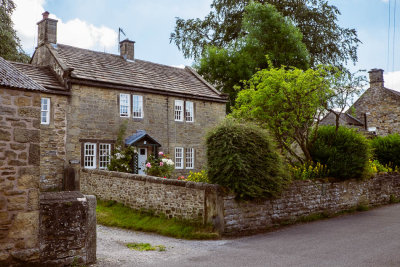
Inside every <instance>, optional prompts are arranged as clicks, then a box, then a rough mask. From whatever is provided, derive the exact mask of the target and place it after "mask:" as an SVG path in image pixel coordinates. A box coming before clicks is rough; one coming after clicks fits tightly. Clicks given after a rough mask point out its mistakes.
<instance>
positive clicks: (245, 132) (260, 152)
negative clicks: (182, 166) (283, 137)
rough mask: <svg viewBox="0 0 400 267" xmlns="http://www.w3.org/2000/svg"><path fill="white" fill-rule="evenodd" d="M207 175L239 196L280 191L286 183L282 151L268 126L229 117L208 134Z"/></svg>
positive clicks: (264, 195) (256, 196) (243, 197)
mask: <svg viewBox="0 0 400 267" xmlns="http://www.w3.org/2000/svg"><path fill="white" fill-rule="evenodd" d="M206 143H207V163H208V177H209V180H210V182H211V183H215V184H219V185H222V186H225V187H227V188H229V189H230V190H232V191H233V192H234V193H235V194H236V197H237V198H240V199H249V198H250V199H251V198H263V197H271V196H275V195H277V194H278V193H279V192H280V191H281V190H282V188H283V186H284V185H285V184H286V183H287V180H288V178H287V177H288V176H287V175H286V174H285V172H284V168H283V163H282V160H281V157H280V155H279V154H278V153H277V152H276V149H275V147H274V145H273V142H272V140H271V138H270V136H269V134H268V132H267V131H266V130H263V129H261V128H260V127H258V126H255V125H253V124H243V123H240V122H237V121H235V120H233V119H227V120H225V121H224V122H222V123H221V124H220V125H219V126H217V127H216V128H214V129H213V130H212V131H210V132H209V133H208V134H207V137H206Z"/></svg>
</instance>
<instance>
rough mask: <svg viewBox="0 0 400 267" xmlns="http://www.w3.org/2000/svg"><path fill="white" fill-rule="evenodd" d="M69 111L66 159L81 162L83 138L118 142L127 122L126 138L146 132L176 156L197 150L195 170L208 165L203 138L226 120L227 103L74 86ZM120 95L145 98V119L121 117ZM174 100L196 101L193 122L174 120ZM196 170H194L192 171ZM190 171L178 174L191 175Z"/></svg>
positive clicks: (163, 148) (164, 149)
mask: <svg viewBox="0 0 400 267" xmlns="http://www.w3.org/2000/svg"><path fill="white" fill-rule="evenodd" d="M71 93H72V97H71V103H70V105H69V109H68V136H67V157H68V158H67V160H81V142H80V140H81V139H94V140H114V141H115V140H116V139H117V134H118V130H119V128H120V126H121V125H122V123H124V122H127V123H128V125H127V131H126V136H125V137H128V136H130V135H132V134H134V133H136V131H137V130H146V131H147V133H148V134H149V135H150V136H151V137H153V138H154V139H156V140H157V141H158V142H159V143H160V144H161V145H162V147H161V148H160V151H164V152H165V153H169V154H170V156H171V157H172V158H173V157H174V148H175V147H184V148H189V147H191V148H194V149H195V169H194V171H198V170H200V169H201V168H202V166H203V165H204V164H205V145H204V135H205V133H206V131H207V130H208V129H209V128H212V127H213V126H215V125H216V124H217V123H218V122H219V121H220V120H222V119H223V118H224V117H225V103H217V102H210V101H199V100H193V99H192V100H191V99H184V98H175V97H171V96H163V95H157V94H149V93H138V92H136V93H135V92H132V91H126V90H125V91H124V90H114V89H104V88H97V87H91V86H84V85H76V84H74V85H73V86H72V89H71ZM120 93H125V94H139V95H142V96H143V102H144V103H143V107H144V118H143V119H133V118H132V117H131V118H121V117H120V115H119V102H118V97H119V94H120ZM175 99H181V100H190V101H193V102H194V109H195V111H194V122H193V123H187V122H176V121H175V120H174V101H175ZM192 171H193V170H192ZM188 172H189V170H182V171H179V172H178V171H177V173H188Z"/></svg>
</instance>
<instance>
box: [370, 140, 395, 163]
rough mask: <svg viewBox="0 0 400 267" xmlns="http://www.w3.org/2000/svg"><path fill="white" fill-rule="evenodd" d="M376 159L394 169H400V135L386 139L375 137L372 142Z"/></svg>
mask: <svg viewBox="0 0 400 267" xmlns="http://www.w3.org/2000/svg"><path fill="white" fill-rule="evenodd" d="M371 145H372V148H373V150H374V158H375V159H377V160H378V161H379V162H380V163H382V164H384V165H388V166H390V167H392V168H394V167H395V166H398V167H400V135H398V134H390V135H388V136H385V137H375V138H374V139H372V141H371Z"/></svg>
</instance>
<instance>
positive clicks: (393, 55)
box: [392, 0, 397, 71]
mask: <svg viewBox="0 0 400 267" xmlns="http://www.w3.org/2000/svg"><path fill="white" fill-rule="evenodd" d="M396 2H397V0H394V8H393V47H392V49H393V52H392V57H393V65H392V71H394V63H395V54H394V51H395V49H394V48H395V44H396Z"/></svg>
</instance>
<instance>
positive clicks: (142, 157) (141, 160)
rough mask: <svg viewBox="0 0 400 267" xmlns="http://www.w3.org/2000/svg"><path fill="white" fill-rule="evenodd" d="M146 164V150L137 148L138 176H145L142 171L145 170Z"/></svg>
mask: <svg viewBox="0 0 400 267" xmlns="http://www.w3.org/2000/svg"><path fill="white" fill-rule="evenodd" d="M146 162H147V148H142V147H141V148H139V156H138V174H146V173H145V172H144V170H145V169H146Z"/></svg>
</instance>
